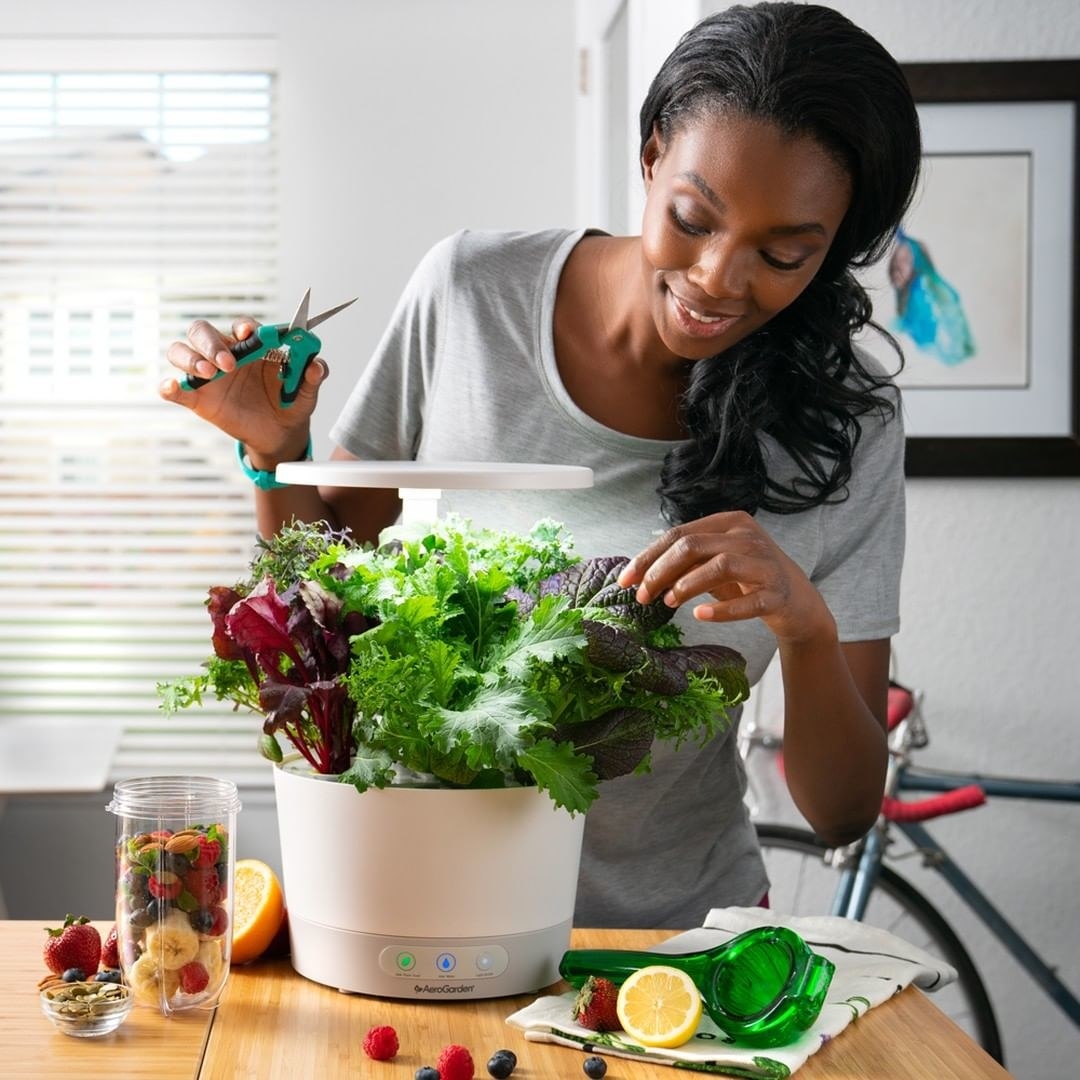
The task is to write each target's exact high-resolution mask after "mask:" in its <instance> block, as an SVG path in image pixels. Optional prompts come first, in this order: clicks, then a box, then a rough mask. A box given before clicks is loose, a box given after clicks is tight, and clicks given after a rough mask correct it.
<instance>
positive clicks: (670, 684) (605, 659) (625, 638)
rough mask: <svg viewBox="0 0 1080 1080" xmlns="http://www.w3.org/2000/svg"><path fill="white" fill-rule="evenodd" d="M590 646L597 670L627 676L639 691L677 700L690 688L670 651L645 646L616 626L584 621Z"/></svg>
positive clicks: (588, 620)
mask: <svg viewBox="0 0 1080 1080" xmlns="http://www.w3.org/2000/svg"><path fill="white" fill-rule="evenodd" d="M581 628H582V630H583V631H584V633H585V640H586V641H587V642H588V646H587V647H586V653H587V655H588V657H589V659H590V660H591V661H592V662H593V663H594V664H596V666H597V667H601V668H605V669H606V670H608V671H618V672H624V673H626V676H627V682H629V683H630V684H631V685H632V686H635V687H637V688H638V689H639V690H649V691H652V692H653V693H655V694H664V695H666V696H674V695H676V694H681V693H682V692H683V691H684V690H685V689H686V687H687V685H688V683H687V679H686V673H685V672H684V671H682V670H681V668H680V667H679V665H678V664H674V663H672V662H671V660H670V657H669V654H670V652H671V651H672V650H670V649H654V648H652V647H650V646H648V645H642V644H641V642H640V641H638V640H637V639H636V638H635V637H634V635H633V634H631V633H630V632H629V631H628V630H626V629H625V628H623V627H621V626H617V625H615V624H613V623H602V622H597V621H596V620H595V619H583V620H582V623H581Z"/></svg>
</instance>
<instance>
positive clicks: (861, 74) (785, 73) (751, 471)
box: [641, 3, 921, 523]
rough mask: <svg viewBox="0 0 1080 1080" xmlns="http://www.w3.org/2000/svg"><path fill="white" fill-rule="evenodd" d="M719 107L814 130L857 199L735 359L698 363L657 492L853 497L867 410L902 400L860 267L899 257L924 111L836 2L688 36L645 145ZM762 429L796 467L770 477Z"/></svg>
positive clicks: (734, 503)
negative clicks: (882, 355)
mask: <svg viewBox="0 0 1080 1080" xmlns="http://www.w3.org/2000/svg"><path fill="white" fill-rule="evenodd" d="M717 113H719V114H721V115H723V114H729V115H732V116H737V117H740V118H746V119H755V120H764V121H767V122H769V123H770V124H773V125H775V126H776V127H777V128H779V129H780V131H782V132H783V133H784V134H785V135H798V136H808V137H810V138H812V139H814V140H815V141H816V142H818V143H819V144H820V145H821V146H822V148H823V149H824V150H825V151H826V152H827V153H828V154H829V155H830V156H831V157H832V158H833V159H834V160H836V161H837V162H838V163H839V164H840V165H841V166H842V167H843V169H844V170H845V171H846V173H847V174H848V176H849V177H850V178H851V185H852V197H851V204H850V206H849V208H848V211H847V213H846V215H845V216H844V219H843V221H842V223H841V225H840V228H839V229H838V230H837V234H836V236H835V238H834V239H833V242H832V244H831V245H830V248H829V251H828V254H827V255H826V258H825V260H824V262H823V263H822V266H821V268H820V269H819V270H818V272H817V274H816V275H815V277H814V279H813V281H812V282H811V283H810V285H809V286H808V287H807V288H806V289H805V290H804V291H803V292H802V293H801V294H800V296H799V297H798V298H797V299H796V300H795V301H794V302H793V303H792V304H791V305H790V306H789V307H787V308H786V309H785V310H784V311H782V312H780V313H779V314H778V315H776V316H775V317H774V318H772V319H771V320H770V321H769V322H768V323H766V324H765V326H763V327H762V328H761V329H760V330H758V331H757V332H756V333H754V334H752V335H751V336H750V337H748V338H746V339H745V340H743V341H741V342H739V343H738V344H737V345H735V346H733V347H732V348H731V349H728V350H726V351H725V352H724V353H723V355H722V356H721V357H719V358H713V360H711V361H704V362H702V363H696V364H694V365H693V366H692V369H691V376H690V381H689V384H688V386H687V389H686V391H685V393H684V396H683V400H682V402H681V408H682V419H683V422H684V423H685V425H686V429H687V433H688V436H689V437H688V439H687V440H686V441H684V442H682V443H680V444H679V446H677V447H676V448H675V449H673V450H672V451H671V452H670V453H669V454H668V456H667V458H666V460H665V462H664V466H663V469H662V471H661V474H660V481H661V482H660V487H659V489H658V491H659V494H660V499H661V507H662V509H663V512H664V516H665V517H666V518H667V519H668V520H669V521H671V522H673V523H678V522H686V521H691V520H694V519H695V518H699V517H702V516H704V515H705V514H709V513H714V512H715V511H717V510H729V509H742V510H746V511H749V512H750V513H754V512H756V511H757V510H758V509H765V510H768V511H772V512H774V513H795V512H798V511H800V510H804V509H807V508H809V507H811V506H817V505H820V504H822V503H827V502H835V501H840V500H843V499H844V498H846V497H847V482H848V480H849V479H850V478H851V462H852V457H853V455H854V453H855V447H856V445H857V444H858V441H859V433H860V425H859V421H858V417H860V416H862V415H864V414H866V413H870V412H873V411H879V412H881V413H882V414H884V415H890V414H891V412H892V411H894V410H895V409H896V408H897V407H898V406H897V399H896V395H895V391H894V390H893V389H892V387H891V383H890V380H889V379H887V378H882V377H880V376H877V375H875V374H873V373H871V372H870V371H868V370H867V369H866V368H865V367H864V366H863V365H862V364H861V363H860V361H859V357H858V355H857V354H856V352H855V349H854V348H853V346H852V335H853V334H854V333H855V332H856V331H857V330H859V329H860V328H862V327H863V326H866V325H867V324H868V323H869V324H870V325H872V326H873V325H874V324H873V323H872V322H871V305H870V300H869V298H868V297H867V295H866V292H865V291H864V290H863V288H862V287H861V286H860V285H859V283H858V282H857V281H856V280H855V278H854V276H853V274H852V270H853V268H858V267H862V266H867V265H869V264H870V263H872V262H874V261H875V260H876V259H878V258H880V257H881V255H882V254H883V253H884V251H885V250H886V248H887V247H888V244H889V242H890V240H891V238H892V236H893V234H894V232H895V230H896V228H897V226H898V225H899V223H900V221H901V219H902V218H903V215H904V213H905V211H906V210H907V207H908V205H909V203H910V202H911V199H912V196H913V194H914V190H915V184H916V181H917V179H918V173H919V162H920V158H921V140H920V135H919V121H918V116H917V114H916V111H915V103H914V101H913V99H912V96H911V92H910V90H909V88H908V85H907V81H906V80H905V78H904V75H903V72H902V71H901V70H900V67H899V65H898V64H897V63H896V61H895V60H894V59H893V58H892V57H891V56H890V55H889V54H888V53H887V52H886V51H885V49H884V48H882V46H881V45H880V44H878V42H877V41H875V40H874V38H872V37H871V36H870V35H869V34H867V33H866V32H865V31H863V30H861V29H859V28H858V27H857V26H855V25H854V24H853V23H852V22H850V21H849V20H848V19H847V18H845V17H844V16H843V15H840V14H839V13H838V12H836V11H834V10H832V9H831V8H825V7H820V6H818V5H813V4H802V3H760V4H755V5H753V6H748V7H744V6H735V7H731V8H728V9H726V10H724V11H721V12H718V13H717V14H716V15H712V16H709V17H708V18H705V19H703V20H702V21H701V22H699V23H697V24H696V25H695V26H694V27H693V28H692V29H691V30H690V31H688V32H687V33H686V34H685V35H683V37H682V39H681V40H680V41H679V43H678V45H676V47H675V49H674V51H673V52H672V53H671V55H670V56H669V57H668V58H667V60H666V61H665V62H664V64H663V66H662V67H661V69H660V71H659V72H658V73H657V76H656V78H655V79H654V80H653V82H652V85H651V87H650V88H649V92H648V94H647V95H646V98H645V101H644V104H643V105H642V107H641V147H642V151H643V152H644V149H645V144H646V143H647V142H648V140H649V138H650V137H651V136H652V134H653V132H654V131H656V132H658V133H659V135H660V138H661V139H662V140H663V141H665V142H666V141H667V140H668V139H669V138H671V136H672V135H674V134H676V133H677V132H678V131H679V130H680V128H681V127H682V126H684V125H685V124H687V123H690V122H692V121H694V120H696V119H701V118H704V117H708V116H715V115H717ZM877 329H878V330H881V328H880V327H878V328H877ZM881 332H882V333H883V334H884V333H885V331H883V330H881ZM885 336H886V337H887V338H888V337H889V336H888V335H887V334H885ZM889 341H890V342H892V344H893V346H894V347H895V348H896V351H897V354H898V356H899V355H900V350H899V347H898V346H896V343H895V342H893V341H892V339H891V338H889ZM900 363H901V364H902V363H903V358H902V356H901V357H900ZM763 433H764V434H766V435H768V436H770V437H772V438H773V439H775V440H776V442H777V443H778V444H779V445H780V446H781V447H782V448H783V449H784V450H786V451H787V453H788V454H789V455H790V456H791V458H792V460H793V461H794V462H795V464H796V466H797V469H798V474H797V475H796V476H794V477H792V478H789V479H785V478H783V477H778V476H775V475H774V476H770V475H769V473H768V470H767V465H766V461H765V455H764V451H763V447H762V443H761V435H762V434H763Z"/></svg>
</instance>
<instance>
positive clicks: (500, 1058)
mask: <svg viewBox="0 0 1080 1080" xmlns="http://www.w3.org/2000/svg"><path fill="white" fill-rule="evenodd" d="M515 1065H517V1058H516V1057H515V1056H514V1053H513V1051H511V1050H496V1051H495V1053H494V1054H492V1055H491V1059H490V1060H489V1061H488V1063H487V1071H488V1072H489V1073H490V1074H491V1075H492V1076H493V1077H494V1078H495V1080H506V1078H507V1077H508V1076H509V1075H510V1074H511V1073H512V1072H513V1071H514V1066H515Z"/></svg>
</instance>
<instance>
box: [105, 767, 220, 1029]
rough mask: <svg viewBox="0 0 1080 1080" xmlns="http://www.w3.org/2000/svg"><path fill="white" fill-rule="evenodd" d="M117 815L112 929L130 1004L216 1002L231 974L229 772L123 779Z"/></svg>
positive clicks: (169, 1007) (173, 1008) (178, 1006)
mask: <svg viewBox="0 0 1080 1080" xmlns="http://www.w3.org/2000/svg"><path fill="white" fill-rule="evenodd" d="M106 809H108V810H109V811H111V812H112V813H113V814H115V815H116V932H117V945H118V950H119V954H120V965H121V968H122V970H123V974H124V981H125V982H126V983H127V984H128V985H129V986H130V987H131V989H132V994H133V996H134V998H135V1001H136V1003H137V1004H142V1005H147V1006H151V1007H153V1008H157V1009H159V1010H160V1011H161V1012H162V1013H164V1014H165V1015H168V1014H170V1013H173V1012H178V1011H181V1010H185V1009H208V1008H213V1007H214V1006H215V1005H217V1002H218V998H219V997H220V995H221V991H222V988H223V987H224V985H225V980H226V978H227V976H228V974H229V958H230V953H231V946H232V903H233V902H232V894H233V876H234V868H235V865H236V856H235V837H236V815H237V812H238V811H239V810H240V798H239V795H238V793H237V790H236V785H235V784H234V783H232V782H231V781H229V780H219V779H216V778H214V777H208V776H150V777H142V778H138V779H132V780H122V781H120V782H119V783H118V784H116V786H115V787H114V788H113V797H112V801H111V802H110V803H109V804H108V806H107V807H106Z"/></svg>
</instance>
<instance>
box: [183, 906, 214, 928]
mask: <svg viewBox="0 0 1080 1080" xmlns="http://www.w3.org/2000/svg"><path fill="white" fill-rule="evenodd" d="M188 922H189V923H191V928H192V930H198V932H199V933H200V934H208V933H210V930H211V928H212V927H213V925H214V913H213V912H212V911H207V909H206V908H201V909H200V910H198V911H193V912H191V913H190V914H189V915H188Z"/></svg>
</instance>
